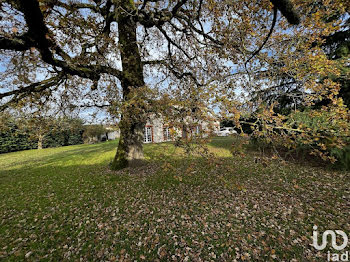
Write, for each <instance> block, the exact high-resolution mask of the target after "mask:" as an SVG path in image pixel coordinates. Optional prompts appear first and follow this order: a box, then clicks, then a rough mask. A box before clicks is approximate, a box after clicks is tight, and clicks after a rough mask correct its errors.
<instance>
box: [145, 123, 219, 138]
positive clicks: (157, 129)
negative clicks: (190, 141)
mask: <svg viewBox="0 0 350 262" xmlns="http://www.w3.org/2000/svg"><path fill="white" fill-rule="evenodd" d="M185 122H186V124H188V125H190V126H197V125H198V126H200V130H201V134H202V135H203V136H204V137H206V136H208V135H209V133H210V132H214V133H215V132H217V131H219V130H220V122H219V121H213V122H210V123H209V122H205V121H198V122H193V121H191V119H187V121H185ZM146 126H151V127H152V135H153V141H152V142H153V143H161V142H165V140H164V133H163V128H164V127H166V126H167V124H166V123H165V122H164V120H163V119H162V118H161V117H151V118H150V119H149V120H148V121H147V123H146ZM175 133H176V136H178V137H181V136H183V132H182V130H181V129H178V128H177V129H176V130H175Z"/></svg>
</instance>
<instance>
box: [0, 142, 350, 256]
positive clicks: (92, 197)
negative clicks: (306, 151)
mask: <svg viewBox="0 0 350 262" xmlns="http://www.w3.org/2000/svg"><path fill="white" fill-rule="evenodd" d="M232 141H233V138H215V139H214V140H213V141H212V142H211V143H210V144H209V148H210V151H211V152H212V153H213V154H214V155H213V156H210V157H209V158H204V157H199V156H197V157H194V156H192V157H191V156H188V155H186V154H184V153H183V151H182V150H180V149H176V148H175V147H174V146H173V145H172V144H152V145H145V154H146V158H147V160H148V162H147V164H146V165H145V166H143V167H140V168H137V169H133V170H129V169H126V170H123V171H118V172H112V171H110V170H109V169H108V164H109V162H110V161H111V160H112V158H113V156H114V153H115V149H116V146H117V142H116V141H114V142H106V143H101V144H96V145H78V146H69V147H61V148H54V149H44V150H40V151H38V150H29V151H23V152H16V153H9V154H3V155H0V260H9V261H20V260H23V259H26V260H32V261H37V260H43V261H48V260H54V261H62V260H79V259H80V260H82V261H92V260H98V261H157V260H158V261H187V260H188V261H201V260H202V261H203V260H205V261H210V260H213V261H234V260H235V259H236V260H237V261H241V260H262V261H268V260H276V261H325V259H326V250H324V251H321V252H316V250H315V249H314V248H313V247H312V246H310V244H311V243H312V240H311V236H312V227H313V225H317V226H318V227H319V231H320V232H323V231H324V230H326V229H341V230H343V231H345V232H347V233H350V174H349V173H345V172H340V171H331V170H328V169H324V168H320V167H310V166H308V165H307V163H303V164H293V163H285V162H283V161H281V160H278V159H276V160H273V159H270V160H267V161H268V162H267V164H266V163H265V162H260V161H254V157H255V154H256V153H254V152H248V153H246V155H245V156H232V154H231V153H230V150H229V148H230V145H231V143H232ZM255 162H257V163H255ZM349 237H350V235H349ZM349 249H350V247H349ZM349 249H348V250H349Z"/></svg>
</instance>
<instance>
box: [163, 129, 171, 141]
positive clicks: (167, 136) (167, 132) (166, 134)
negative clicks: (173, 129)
mask: <svg viewBox="0 0 350 262" xmlns="http://www.w3.org/2000/svg"><path fill="white" fill-rule="evenodd" d="M163 137H164V141H170V140H171V135H170V128H169V127H163Z"/></svg>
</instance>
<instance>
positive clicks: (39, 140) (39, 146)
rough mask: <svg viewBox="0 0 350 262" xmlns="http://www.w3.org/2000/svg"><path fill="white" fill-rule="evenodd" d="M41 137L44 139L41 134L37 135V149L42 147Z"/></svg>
mask: <svg viewBox="0 0 350 262" xmlns="http://www.w3.org/2000/svg"><path fill="white" fill-rule="evenodd" d="M43 139H44V137H43V136H42V135H39V137H38V149H43Z"/></svg>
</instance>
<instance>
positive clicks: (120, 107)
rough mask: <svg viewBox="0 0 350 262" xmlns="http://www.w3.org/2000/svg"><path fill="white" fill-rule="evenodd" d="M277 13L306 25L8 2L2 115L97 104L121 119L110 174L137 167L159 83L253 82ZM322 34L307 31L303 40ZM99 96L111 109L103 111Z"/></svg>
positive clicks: (265, 8) (260, 6) (168, 4)
mask: <svg viewBox="0 0 350 262" xmlns="http://www.w3.org/2000/svg"><path fill="white" fill-rule="evenodd" d="M296 2H297V1H296ZM311 2H312V1H311ZM340 2H341V1H340ZM299 7H300V8H301V9H302V8H303V5H302V4H300V5H299ZM278 10H280V12H281V13H282V15H283V16H284V17H286V18H287V20H288V22H289V24H298V23H299V22H300V18H299V16H298V13H297V12H296V11H295V9H294V8H293V5H292V4H291V2H290V1H289V0H280V1H277V0H271V1H267V0H266V1H234V0H231V1H214V0H177V1H175V0H167V1H158V0H157V1H155V0H143V1H134V0H80V1H78V0H76V1H73V0H70V1H69V0H68V1H67V0H25V1H22V0H6V1H2V2H1V13H2V15H3V19H2V21H0V22H1V37H0V49H2V50H3V52H2V60H3V61H8V63H9V64H11V66H9V67H7V70H6V71H5V72H4V74H3V79H4V78H6V81H4V83H6V84H7V85H11V88H8V89H6V88H5V92H3V93H1V94H0V98H1V99H2V100H3V103H2V104H1V105H0V106H1V108H2V109H5V108H7V107H9V106H11V105H13V104H18V103H19V104H20V105H25V104H26V103H27V102H31V101H32V100H33V99H41V97H42V96H53V97H54V100H55V92H58V94H59V96H60V99H62V97H70V98H71V97H74V98H75V95H76V94H77V93H83V92H85V93H87V94H88V95H89V94H90V101H92V102H93V105H95V106H99V107H103V106H108V107H109V110H110V111H111V112H114V113H115V112H118V113H121V120H120V123H119V126H120V128H121V138H120V141H119V145H118V150H117V153H116V156H115V159H114V161H113V164H112V167H113V168H114V169H118V168H123V167H126V166H130V165H137V164H138V163H140V161H141V160H142V159H143V149H142V143H143V130H144V126H145V122H146V119H147V118H146V116H147V115H148V114H149V113H150V111H152V110H153V109H154V108H155V106H154V105H153V104H152V103H153V102H154V99H153V100H152V99H149V98H150V94H152V92H150V88H151V87H153V89H154V87H155V85H153V86H152V83H154V82H156V80H155V79H156V78H157V77H158V76H164V77H165V78H164V79H166V80H165V82H166V83H167V84H168V86H170V87H171V88H173V87H174V86H175V88H178V89H179V87H181V86H184V85H187V86H194V87H195V89H196V90H197V91H196V92H198V90H205V92H207V93H208V92H210V91H213V90H214V91H215V84H217V83H218V82H220V81H222V82H223V83H225V84H227V85H228V84H231V83H230V82H229V80H228V79H229V78H230V77H232V76H233V75H239V74H242V75H244V79H246V77H247V76H248V77H249V78H250V74H251V73H250V72H249V70H247V63H248V62H249V63H251V64H252V62H253V61H254V59H253V58H254V57H255V56H256V55H257V54H258V53H259V52H260V51H262V50H263V46H264V45H265V44H266V43H267V41H268V38H269V37H270V36H271V34H272V30H273V28H274V26H275V24H276V21H277V20H278V19H281V17H280V16H279V15H278V12H277V11H278ZM268 24H272V26H271V28H269V27H267V25H268ZM282 30H287V29H286V28H284V29H283V28H282ZM317 30H319V28H318V27H317V28H316V27H315V28H311V27H310V26H309V27H305V28H304V30H303V32H304V35H303V36H305V32H307V33H313V32H316V31H317ZM257 32H258V33H257ZM289 35H290V33H289ZM306 48H307V47H306ZM265 60H268V58H266V59H265ZM235 65H241V68H245V69H246V70H245V71H244V72H241V71H240V70H238V69H237V68H238V67H235ZM264 67H266V66H265V65H263V64H262V63H260V69H262V71H263V68H264ZM161 78H162V77H161ZM164 79H163V80H164ZM146 80H148V82H149V83H148V84H147V83H146ZM236 80H237V79H236ZM241 80H242V79H241ZM158 82H161V81H158ZM150 83H151V84H150ZM172 83H175V85H172ZM227 85H222V86H227ZM86 86H89V87H90V89H87V88H86ZM119 87H120V88H119ZM208 87H209V88H208ZM118 88H119V89H118ZM171 88H170V89H171ZM72 90H73V91H72ZM87 90H90V91H87ZM96 92H100V93H102V97H103V98H104V101H105V102H106V101H107V102H108V103H107V104H103V103H102V104H101V103H98V102H97V101H96V99H95V98H94V95H95V94H96ZM191 92H192V91H191ZM205 92H204V93H205ZM180 93H181V92H180ZM218 93H220V92H218ZM153 94H154V93H153ZM56 96H57V93H56ZM77 96H78V95H77ZM191 97H193V96H191ZM73 100H74V99H73ZM75 100H78V99H75ZM172 100H174V99H172ZM175 100H176V98H175ZM197 100H198V99H197ZM72 104H74V103H70V104H69V105H68V106H71V105H72ZM184 105H186V103H184ZM88 106H92V105H91V104H89V105H88ZM181 106H183V105H181Z"/></svg>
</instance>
